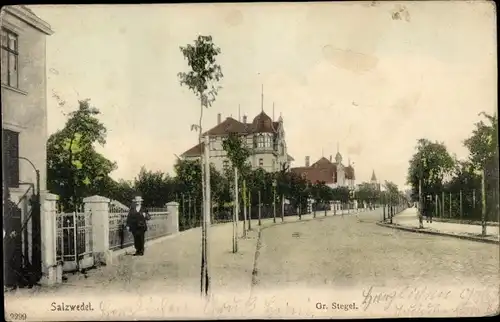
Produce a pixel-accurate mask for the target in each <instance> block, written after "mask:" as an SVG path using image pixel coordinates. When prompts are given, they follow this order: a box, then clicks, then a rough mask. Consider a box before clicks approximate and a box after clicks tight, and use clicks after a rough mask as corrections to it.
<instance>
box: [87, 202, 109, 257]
mask: <svg viewBox="0 0 500 322" xmlns="http://www.w3.org/2000/svg"><path fill="white" fill-rule="evenodd" d="M83 202H84V204H85V208H84V211H85V213H87V212H90V213H91V220H92V246H93V249H92V251H93V253H94V262H95V263H100V264H103V265H108V264H110V263H111V261H112V256H111V254H112V251H111V250H110V249H109V202H110V200H109V199H108V198H106V197H102V196H91V197H87V198H84V199H83Z"/></svg>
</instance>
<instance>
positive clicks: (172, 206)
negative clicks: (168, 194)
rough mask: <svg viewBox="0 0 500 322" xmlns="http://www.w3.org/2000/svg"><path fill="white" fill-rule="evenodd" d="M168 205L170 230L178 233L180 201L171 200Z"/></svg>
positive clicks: (172, 232)
mask: <svg viewBox="0 0 500 322" xmlns="http://www.w3.org/2000/svg"><path fill="white" fill-rule="evenodd" d="M166 206H167V211H168V216H167V218H168V224H167V225H168V226H167V227H168V232H169V233H170V234H177V233H178V232H179V203H178V202H175V201H171V202H169V203H167V205H166Z"/></svg>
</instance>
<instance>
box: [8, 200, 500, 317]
mask: <svg viewBox="0 0 500 322" xmlns="http://www.w3.org/2000/svg"><path fill="white" fill-rule="evenodd" d="M380 218H381V210H380V209H378V210H375V211H371V212H362V213H360V214H359V221H358V218H357V217H356V216H355V215H353V214H350V215H344V216H340V215H336V216H333V215H332V214H329V215H328V216H327V217H324V216H323V215H322V213H318V214H317V218H315V219H313V218H312V215H306V216H303V220H302V221H299V220H298V219H296V218H286V221H285V224H280V223H279V222H280V220H278V224H276V225H274V226H273V225H271V223H272V219H270V220H269V219H266V220H263V227H265V228H264V229H263V230H262V232H261V245H260V248H259V250H258V256H255V251H256V248H257V247H256V246H257V240H258V239H257V237H258V232H257V231H256V230H254V231H252V232H250V233H249V236H248V238H247V239H240V242H239V252H238V253H237V254H233V253H232V252H231V242H230V241H231V231H232V227H231V225H230V224H225V225H217V226H214V227H213V228H212V229H211V230H210V232H211V237H210V241H211V242H210V244H211V248H210V251H211V255H210V256H211V257H210V258H211V260H210V273H211V278H212V294H213V295H214V296H215V297H216V298H219V302H217V301H216V300H213V301H212V305H216V304H214V303H223V304H221V305H222V307H223V308H224V309H221V310H219V311H208V313H207V310H206V308H205V309H204V310H202V311H200V310H198V309H196V310H194V309H193V310H192V309H187V310H188V311H186V307H185V306H184V305H182V307H180V308H179V307H177V308H176V309H175V310H174V311H169V312H168V313H165V312H164V311H162V312H161V313H159V312H156V313H154V314H153V313H151V311H147V310H146V309H145V307H144V305H146V304H144V303H143V302H141V305H140V308H141V309H142V310H145V311H144V314H146V316H149V317H151V314H153V315H155V316H156V315H160V316H165V314H167V315H169V316H170V315H172V316H186V315H188V316H192V315H193V316H198V317H201V316H206V314H209V315H210V314H215V315H219V316H222V315H223V316H234V315H235V314H236V315H238V316H249V315H252V314H257V315H258V316H297V315H298V316H302V317H307V316H312V315H314V316H327V317H328V316H338V315H339V314H340V315H342V316H345V315H348V316H372V315H378V316H388V315H389V316H394V315H402V316H428V315H440V316H449V315H454V316H457V315H461V316H463V315H484V314H485V313H488V312H490V313H491V312H493V311H494V308H495V305H497V304H498V287H499V284H498V281H499V254H498V246H496V245H490V244H483V243H478V242H471V241H463V240H459V239H454V238H440V237H436V236H430V235H421V234H416V233H411V232H402V231H399V230H393V229H389V228H385V227H380V226H377V225H376V224H375V223H376V222H377V221H379V220H380ZM254 224H255V225H254V226H253V227H256V224H257V223H256V222H255V223H254ZM199 238H200V230H199V229H193V230H191V231H187V232H185V233H182V234H180V235H179V236H176V237H174V238H171V239H167V240H165V241H163V242H161V243H157V244H154V245H150V246H149V247H147V248H146V255H145V256H144V257H143V258H140V259H139V258H137V257H133V256H127V255H125V256H123V257H121V258H120V259H119V260H117V261H115V262H114V263H113V264H112V265H109V266H107V267H102V268H99V269H95V270H92V271H89V272H88V274H87V276H86V277H84V276H82V275H77V276H70V278H69V280H68V281H67V283H65V284H66V285H64V286H63V287H61V288H56V289H42V290H40V292H38V293H37V296H36V297H32V296H30V300H34V301H40V302H39V303H40V304H39V305H40V306H42V307H43V306H46V307H47V308H48V304H44V303H45V302H47V301H51V300H52V299H53V298H55V297H61V298H65V299H69V298H74V297H75V296H76V297H77V298H78V299H88V300H89V301H93V303H95V302H97V303H95V304H94V306H99V308H100V310H101V311H102V312H101V311H99V313H98V314H104V313H103V312H104V311H106V310H107V311H106V312H108V313H106V314H108V315H109V316H108V317H110V318H111V317H116V316H115V315H113V314H111V315H110V313H109V310H110V309H108V308H107V306H106V305H108V304H102V303H112V305H113V306H114V307H120V305H122V306H123V307H129V306H130V303H135V301H136V300H127V301H125V300H124V301H123V302H122V301H119V302H117V301H112V302H106V300H105V299H110V298H114V297H115V296H116V294H122V295H124V296H127V297H130V296H131V297H133V298H135V299H137V297H138V296H139V298H141V299H143V298H149V299H150V300H149V301H151V303H150V302H148V303H149V304H148V305H150V306H151V307H157V306H160V304H158V303H160V302H161V306H162V305H163V303H164V301H166V300H165V299H167V298H168V301H172V302H173V301H185V300H182V299H186V298H185V297H184V296H188V298H190V300H189V301H193V295H195V294H199V258H200V249H199V240H200V239H199ZM254 263H255V264H256V265H255V268H256V271H257V274H256V276H254V277H253V278H252V271H253V269H254ZM96 290H99V291H98V293H96ZM398 290H399V291H398ZM444 290H446V292H448V293H450V294H448V293H446V294H447V298H446V299H439V298H436V296H437V295H436V294H437V293H441V292H445V291H444ZM395 292H400V294H405V295H404V299H403V295H400V302H399V304H397V303H396V302H397V301H395V300H394V298H392V300H391V301H390V302H387V299H386V301H382V300H381V295H380V294H396V293H395ZM431 293H432V294H431ZM375 294H378V295H375ZM429 294H431V295H429ZM26 295H27V294H24V296H21V295H18V296H12V295H9V298H8V299H7V302H9V305H10V307H12V308H16V307H19V306H21V307H23V309H24V310H29V307H31V306H30V305H27V304H26V303H27V302H26V299H27V298H26ZM31 295H34V294H31ZM252 295H253V296H254V298H255V299H258V300H259V301H260V304H259V305H257V307H258V308H254V309H252V310H251V311H245V310H247V309H248V308H244V309H242V307H241V303H242V302H239V303H240V307H238V308H236V306H234V305H233V306H229V307H231V308H228V306H227V305H228V304H227V301H226V300H227V298H232V299H234V301H236V297H238V298H240V297H241V298H242V299H246V298H248V296H252ZM384 296H386V297H387V295H384ZM155 297H156V298H157V299H158V301H160V299H161V301H160V302H158V303H157V304H154V303H156V302H154V300H153V298H155ZM222 298H224V299H225V300H224V301H222V300H220V299H222ZM195 299H196V297H195ZM44 301H45V302H44ZM68 301H69V300H68ZM108 301H109V300H108ZM141 301H142V300H141ZM242 301H245V300H242ZM334 301H339V303H337V304H342V305H343V304H345V302H348V303H354V304H352V305H353V306H355V307H356V309H346V310H343V311H342V312H340V313H335V312H332V311H331V310H325V309H317V308H316V305H319V304H321V305H320V307H322V305H330V302H334ZM172 302H169V303H172ZM323 302H325V303H328V304H324V303H323ZM32 303H35V302H32ZM408 303H410V304H408ZM422 303H423V304H422ZM337 304H336V305H337ZM417 304H418V305H420V306H418V305H417ZM109 305H111V304H109ZM170 305H171V304H170ZM217 305H218V304H217ZM332 305H333V304H332ZM405 305H406V306H405ZM289 307H292V309H289V310H285V309H283V308H289ZM148 310H149V309H148ZM214 310H215V309H214ZM114 311H116V312H128V313H127V314H128V315H127V317H130V316H136V317H139V316H142V315H140V314H139V313H138V312H137V311H134V312H131V311H130V310H128V311H123V310H122V308H116V309H114ZM114 311H113V312H114ZM148 312H149V313H148ZM89 314H90V313H89ZM93 314H97V312H93ZM120 314H121V313H120ZM148 314H149V315H148ZM91 316H95V315H91ZM63 317H65V318H68V317H69V316H68V315H64V316H61V318H63ZM89 317H90V315H89Z"/></svg>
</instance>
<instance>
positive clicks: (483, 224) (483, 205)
mask: <svg viewBox="0 0 500 322" xmlns="http://www.w3.org/2000/svg"><path fill="white" fill-rule="evenodd" d="M481 227H482V231H481V235H482V236H483V237H485V236H486V175H485V171H484V169H483V171H482V174H481Z"/></svg>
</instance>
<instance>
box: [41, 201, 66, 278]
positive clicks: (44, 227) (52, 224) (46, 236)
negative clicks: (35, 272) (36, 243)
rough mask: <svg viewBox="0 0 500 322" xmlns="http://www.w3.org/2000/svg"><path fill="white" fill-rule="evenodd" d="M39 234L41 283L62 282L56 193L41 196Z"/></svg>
mask: <svg viewBox="0 0 500 322" xmlns="http://www.w3.org/2000/svg"><path fill="white" fill-rule="evenodd" d="M40 199H41V200H40V202H41V203H42V207H41V214H40V217H41V227H40V228H41V236H42V238H41V239H42V243H41V244H42V274H43V275H42V279H41V280H40V284H42V285H54V284H60V283H62V265H61V264H59V263H58V262H57V217H56V201H57V199H58V197H57V195H55V194H52V193H45V194H43V195H42V196H41V198H40Z"/></svg>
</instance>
